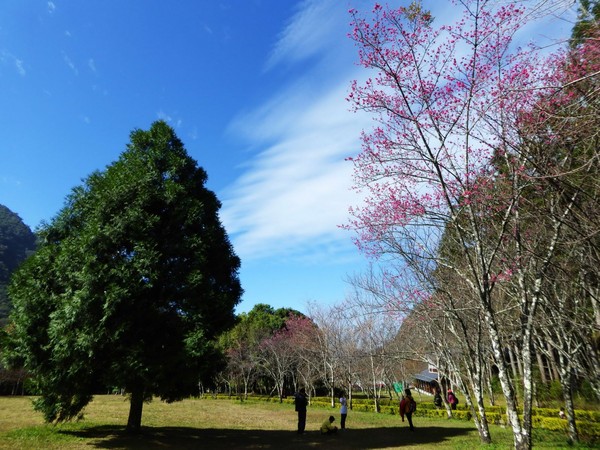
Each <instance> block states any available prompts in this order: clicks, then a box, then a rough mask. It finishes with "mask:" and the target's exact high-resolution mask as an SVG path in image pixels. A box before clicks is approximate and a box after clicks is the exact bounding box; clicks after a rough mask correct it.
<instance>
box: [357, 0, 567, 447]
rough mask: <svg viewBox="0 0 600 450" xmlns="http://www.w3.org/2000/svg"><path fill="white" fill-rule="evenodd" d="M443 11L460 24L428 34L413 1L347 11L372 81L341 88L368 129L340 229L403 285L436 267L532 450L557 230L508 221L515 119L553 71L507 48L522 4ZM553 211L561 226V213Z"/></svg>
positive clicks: (515, 158) (517, 188)
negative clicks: (487, 355)
mask: <svg viewBox="0 0 600 450" xmlns="http://www.w3.org/2000/svg"><path fill="white" fill-rule="evenodd" d="M544 3H546V4H547V3H549V2H544ZM550 3H551V2H550ZM455 4H456V6H457V7H460V8H461V9H462V10H463V15H462V18H461V19H460V20H459V21H458V22H457V23H456V24H455V25H452V26H448V25H442V26H440V27H437V28H436V27H434V26H433V25H434V23H435V20H434V19H433V18H432V16H431V14H430V13H429V12H428V11H426V10H424V9H423V8H422V7H421V5H420V4H419V3H416V2H414V3H413V4H411V5H410V6H409V7H407V8H399V9H397V10H392V9H389V8H386V7H383V6H381V5H378V4H376V5H375V7H374V9H373V11H372V13H371V14H370V15H368V16H367V15H365V16H362V15H360V14H359V13H358V12H357V11H356V10H352V11H351V14H352V17H353V19H354V20H353V25H354V31H353V34H352V38H353V39H354V41H355V42H356V44H357V46H358V49H359V50H358V51H359V59H360V63H361V64H362V65H363V66H364V67H365V68H366V69H368V70H369V73H370V74H372V77H371V78H369V79H367V80H366V81H364V82H362V83H359V82H358V81H356V82H354V83H353V84H352V89H351V93H350V94H349V100H350V101H351V102H352V105H353V107H354V109H355V110H356V111H366V112H368V113H370V114H371V115H373V117H374V119H375V120H376V122H378V126H376V127H375V128H374V129H373V130H371V131H369V132H365V133H364V134H363V136H362V138H363V149H362V151H361V153H360V154H359V155H358V156H357V157H355V158H353V162H354V166H355V186H356V189H357V190H358V191H361V192H362V194H363V195H364V198H365V200H364V203H363V205H361V206H360V207H357V208H353V209H352V210H351V215H352V219H351V222H350V227H351V228H354V229H355V230H356V231H357V236H358V237H357V243H358V245H359V247H360V248H361V249H362V250H364V251H365V252H366V253H367V254H368V255H370V256H373V257H375V258H379V259H380V260H381V259H383V260H386V259H392V260H394V261H395V264H396V267H398V266H400V265H401V266H402V267H403V269H402V270H403V271H405V276H406V278H407V279H411V280H414V279H415V278H417V279H421V280H424V279H427V278H426V277H423V276H421V277H415V276H414V274H415V273H417V272H419V273H420V274H421V275H422V274H423V273H424V272H426V271H430V272H433V271H435V270H439V268H444V269H445V270H447V271H451V272H453V273H454V276H455V277H456V278H457V279H459V280H461V281H460V282H461V283H462V284H464V286H466V287H468V289H469V290H470V294H469V295H470V296H471V297H472V298H474V299H476V300H477V304H478V307H479V308H480V312H481V315H482V317H483V320H484V324H485V333H486V335H487V336H488V339H489V343H490V347H491V351H492V354H493V357H494V361H495V364H496V366H497V368H498V371H499V379H500V384H501V386H502V391H503V394H504V397H505V399H506V404H507V416H508V420H509V423H510V426H511V427H512V430H513V435H514V445H515V448H517V449H525V448H531V445H532V442H531V408H532V393H533V376H532V360H533V352H532V349H533V331H534V325H535V323H534V318H535V317H536V313H537V310H538V306H539V303H540V301H541V298H542V296H543V295H542V290H541V286H542V274H543V273H544V271H545V270H546V269H547V267H548V266H549V265H550V263H551V262H552V259H553V257H554V256H555V254H556V253H555V251H556V242H557V240H558V239H559V237H560V235H561V232H562V224H563V223H564V222H561V223H557V224H556V227H555V228H554V229H551V230H549V231H545V232H544V233H536V232H535V230H533V229H532V228H531V227H529V228H528V229H527V233H524V229H523V228H524V226H525V224H528V225H530V223H531V221H532V219H531V217H527V216H526V215H524V214H523V211H522V207H523V203H524V199H525V198H526V196H527V194H528V193H530V192H531V191H532V177H531V173H530V169H531V167H530V166H528V159H527V154H526V153H524V152H522V151H521V150H522V145H523V140H522V136H521V134H522V125H523V124H522V122H523V120H524V114H523V113H524V112H525V111H533V110H534V109H535V107H536V105H537V104H538V103H539V100H540V98H541V97H542V96H543V95H547V94H548V92H550V91H551V90H556V86H555V85H550V84H548V80H549V79H550V78H551V77H550V76H549V74H551V73H553V67H552V65H551V63H555V62H556V60H555V59H554V60H553V59H552V58H544V57H542V56H540V55H539V54H538V53H537V52H536V51H535V49H534V48H533V47H531V48H527V49H515V48H514V45H513V37H514V36H515V34H516V33H517V32H518V31H519V30H520V29H521V28H522V27H523V26H524V24H525V23H526V21H527V17H528V16H527V14H528V13H529V12H530V11H528V10H526V9H525V6H524V5H525V3H522V2H518V3H517V2H515V3H507V2H494V1H491V0H462V1H456V2H455ZM499 160H500V161H501V163H500V162H499ZM500 164H501V165H502V167H503V169H504V170H503V171H502V172H500V171H499V170H498V167H499V165H500ZM497 187H501V189H498V188H497ZM563 211H564V212H565V214H569V213H570V211H569V206H568V205H567V206H566V207H564V209H563ZM490 218H493V221H492V220H490ZM444 236H446V237H450V238H451V239H452V240H453V242H454V245H453V249H454V250H453V252H452V253H451V254H443V253H442V252H440V251H439V244H440V242H441V241H442V238H443V237H444ZM528 239H530V240H529V241H528ZM533 250H535V254H534V253H533ZM539 255H543V257H539ZM459 257H460V258H459ZM457 261H460V263H457ZM411 274H412V275H411ZM532 274H533V275H532ZM502 283H512V286H515V287H516V291H515V292H513V296H512V299H513V301H514V305H511V306H514V307H515V308H516V309H517V310H518V316H517V323H519V324H520V326H519V327H517V329H516V333H517V335H516V336H515V335H513V336H511V338H512V339H515V341H516V342H519V343H520V345H521V351H520V358H521V361H520V362H521V365H522V367H523V379H522V386H521V391H522V392H523V416H522V418H521V417H520V416H519V411H518V410H517V404H518V403H517V398H516V394H515V392H516V385H515V384H514V380H513V379H512V378H511V376H510V370H509V369H510V368H509V366H508V363H507V362H506V360H505V357H504V349H505V348H506V347H507V346H508V345H509V343H508V342H506V336H505V335H504V333H503V330H502V326H501V324H502V320H503V316H502V310H503V309H502V308H500V309H499V308H498V306H499V305H498V303H497V301H496V299H497V296H496V295H495V294H494V293H495V292H496V291H497V290H499V289H500V286H501V285H502ZM432 289H433V286H432V285H431V284H427V283H425V284H421V290H422V292H421V293H420V294H418V295H416V296H405V299H407V301H409V302H415V301H420V300H419V299H424V298H427V297H429V296H431V295H432V293H433V291H432ZM398 301H399V300H398V299H396V302H398ZM398 306H399V307H400V308H401V309H410V307H411V305H410V304H406V305H398Z"/></svg>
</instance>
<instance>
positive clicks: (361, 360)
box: [219, 301, 414, 409]
mask: <svg viewBox="0 0 600 450" xmlns="http://www.w3.org/2000/svg"><path fill="white" fill-rule="evenodd" d="M348 305H349V302H345V305H344V307H338V306H332V307H319V306H317V305H315V304H313V305H310V308H309V309H310V310H309V317H307V316H304V315H303V314H300V313H298V312H294V311H289V310H288V311H287V313H288V315H287V316H285V317H282V320H280V321H279V322H276V323H275V324H273V325H274V327H272V328H269V327H268V326H267V327H264V326H262V325H264V321H263V322H262V324H261V323H257V321H256V320H255V319H253V317H255V316H256V314H253V311H251V312H250V313H249V314H242V315H241V317H240V321H239V323H238V325H237V326H236V327H235V328H234V329H233V330H232V331H231V332H230V333H228V334H227V335H225V336H224V337H223V338H222V345H223V348H224V350H225V352H226V354H227V356H228V358H227V361H228V363H227V366H226V367H225V368H224V370H223V371H222V372H221V373H220V375H219V381H220V383H221V384H222V385H225V386H226V387H227V389H228V390H229V392H230V393H235V394H236V395H239V396H241V397H242V398H245V397H247V395H248V394H249V392H250V391H252V392H263V393H266V394H269V395H277V396H278V397H279V399H280V400H282V399H283V398H284V397H285V396H286V395H287V394H288V393H291V392H295V391H297V389H298V388H299V386H303V387H305V388H307V392H309V394H310V395H315V394H316V393H317V392H319V393H320V394H321V395H323V394H325V393H326V395H328V396H329V398H330V400H331V404H332V406H333V405H334V404H335V398H336V396H337V395H339V393H340V391H345V392H346V393H347V395H348V396H349V400H350V402H351V400H352V393H353V392H356V391H357V390H358V391H360V392H362V393H365V394H367V395H368V397H369V398H372V399H373V401H374V404H375V407H376V409H378V408H379V400H380V398H381V396H382V395H386V396H394V397H395V395H396V394H394V393H393V391H392V389H393V384H394V382H396V381H398V380H405V379H410V376H411V375H412V373H413V372H414V370H413V371H412V372H411V370H412V369H411V370H406V369H405V363H404V358H402V357H401V353H402V351H401V350H400V349H399V348H398V345H397V339H396V337H397V335H398V328H399V322H398V321H397V320H396V318H395V317H392V316H388V315H382V314H379V312H378V311H372V310H371V309H365V306H366V304H361V303H360V302H359V301H355V302H353V306H352V307H349V306H348ZM255 308H256V307H255ZM266 308H267V312H268V313H270V314H276V313H277V311H274V310H272V309H269V307H266ZM258 309H262V310H263V312H264V310H265V305H258Z"/></svg>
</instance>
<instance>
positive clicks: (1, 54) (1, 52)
mask: <svg viewBox="0 0 600 450" xmlns="http://www.w3.org/2000/svg"><path fill="white" fill-rule="evenodd" d="M0 63H1V64H3V65H4V64H6V65H8V66H10V65H13V64H14V67H15V69H16V70H17V73H18V74H19V75H21V76H22V77H24V76H25V75H26V74H27V72H26V71H25V66H24V63H23V60H22V59H20V58H17V57H16V56H15V55H13V54H12V53H11V52H9V51H8V50H5V49H0Z"/></svg>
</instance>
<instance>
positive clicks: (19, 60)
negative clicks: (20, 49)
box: [15, 58, 26, 77]
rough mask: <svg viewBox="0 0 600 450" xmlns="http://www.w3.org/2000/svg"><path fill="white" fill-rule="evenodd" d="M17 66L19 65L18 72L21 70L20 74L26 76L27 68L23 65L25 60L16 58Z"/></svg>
mask: <svg viewBox="0 0 600 450" xmlns="http://www.w3.org/2000/svg"><path fill="white" fill-rule="evenodd" d="M15 66H16V67H17V72H19V75H21V76H22V77H24V76H25V74H26V72H25V68H24V67H23V60H21V59H16V58H15Z"/></svg>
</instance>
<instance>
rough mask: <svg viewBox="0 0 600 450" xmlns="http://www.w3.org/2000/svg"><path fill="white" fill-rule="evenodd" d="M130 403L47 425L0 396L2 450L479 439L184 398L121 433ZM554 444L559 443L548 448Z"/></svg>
mask: <svg viewBox="0 0 600 450" xmlns="http://www.w3.org/2000/svg"><path fill="white" fill-rule="evenodd" d="M128 411H129V404H128V402H127V399H126V398H124V397H121V396H97V397H96V398H95V399H94V401H93V402H92V403H90V405H89V406H88V407H87V408H86V411H85V419H84V420H83V421H80V422H78V423H72V424H63V425H60V426H56V427H54V426H52V425H44V424H43V423H42V419H41V416H40V415H39V413H36V412H34V411H33V410H32V408H31V402H30V399H28V398H23V397H5V398H0V449H11V450H15V449H36V450H38V449H61V450H62V449H82V448H86V449H87V448H100V449H139V450H142V449H143V450H152V449H210V450H221V449H226V450H235V449H292V450H293V449H328V450H329V449H333V450H336V449H337V450H341V449H349V450H352V449H360V450H366V449H396V448H409V449H411V448H412V449H417V448H418V449H434V448H435V449H436V450H437V449H456V448H463V449H467V448H468V449H473V448H479V447H480V445H479V439H478V437H477V432H476V431H475V429H474V427H473V424H472V423H468V422H461V421H431V420H426V419H419V418H416V419H415V426H416V427H417V430H416V431H415V432H413V433H411V432H410V431H409V430H408V427H407V425H406V423H402V422H401V421H400V418H399V417H397V416H391V415H385V414H379V415H376V414H373V413H360V412H352V411H351V412H350V414H349V417H348V423H347V426H348V428H349V429H348V430H346V432H344V433H339V434H338V435H335V436H321V435H320V433H319V431H318V429H319V426H320V424H321V422H322V421H323V420H324V419H325V418H327V417H328V416H329V415H331V414H333V415H334V416H335V417H336V419H337V420H339V414H338V413H337V410H334V409H321V408H309V411H308V420H307V426H306V429H307V432H306V433H305V434H304V435H298V434H297V433H296V432H295V430H296V422H297V416H296V413H295V412H294V410H293V406H291V405H289V404H283V405H280V404H273V403H262V402H260V403H240V402H238V401H228V400H213V399H189V400H184V401H183V402H177V403H173V404H170V405H168V404H165V403H162V402H160V401H156V400H155V401H153V402H151V403H150V404H146V405H144V413H143V418H142V425H143V429H142V433H140V434H139V435H135V436H132V435H128V434H126V433H125V432H124V426H125V424H126V422H127V414H128ZM495 433H496V434H495V439H496V445H495V446H493V447H488V448H494V449H500V448H510V447H511V444H512V440H511V438H510V433H504V432H500V431H495ZM552 448H557V447H555V446H554V447H552Z"/></svg>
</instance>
